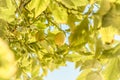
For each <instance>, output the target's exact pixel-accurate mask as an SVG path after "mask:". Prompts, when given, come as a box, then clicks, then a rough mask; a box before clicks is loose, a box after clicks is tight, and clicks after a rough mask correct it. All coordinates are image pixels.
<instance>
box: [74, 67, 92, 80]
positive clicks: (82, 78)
mask: <svg viewBox="0 0 120 80" xmlns="http://www.w3.org/2000/svg"><path fill="white" fill-rule="evenodd" d="M90 71H91V70H90V69H87V70H83V71H82V72H81V73H80V74H79V76H78V77H77V79H76V80H86V79H85V78H86V76H87V74H88V73H89V72H90Z"/></svg>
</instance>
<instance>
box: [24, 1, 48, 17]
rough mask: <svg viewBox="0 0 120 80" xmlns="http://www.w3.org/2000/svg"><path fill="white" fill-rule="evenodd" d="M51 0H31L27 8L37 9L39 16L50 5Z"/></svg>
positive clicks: (36, 13) (36, 14) (36, 12)
mask: <svg viewBox="0 0 120 80" xmlns="http://www.w3.org/2000/svg"><path fill="white" fill-rule="evenodd" d="M49 3H50V0H31V2H30V3H29V4H28V5H27V6H26V8H27V9H28V10H29V11H31V10H33V9H35V17H37V16H39V15H40V14H41V13H42V12H43V11H44V10H46V8H47V7H48V5H49Z"/></svg>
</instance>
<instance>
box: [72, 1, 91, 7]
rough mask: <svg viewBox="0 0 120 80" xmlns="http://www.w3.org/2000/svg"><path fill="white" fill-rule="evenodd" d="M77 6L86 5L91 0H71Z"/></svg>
mask: <svg viewBox="0 0 120 80" xmlns="http://www.w3.org/2000/svg"><path fill="white" fill-rule="evenodd" d="M71 1H72V2H73V4H74V5H75V6H86V5H87V4H88V3H89V2H88V0H71Z"/></svg>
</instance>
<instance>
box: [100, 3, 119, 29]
mask: <svg viewBox="0 0 120 80" xmlns="http://www.w3.org/2000/svg"><path fill="white" fill-rule="evenodd" d="M119 22H120V4H113V5H112V8H111V9H110V11H109V12H107V14H106V15H104V16H103V18H102V26H103V27H107V26H113V27H116V28H117V29H118V30H120V27H119V25H120V23H119Z"/></svg>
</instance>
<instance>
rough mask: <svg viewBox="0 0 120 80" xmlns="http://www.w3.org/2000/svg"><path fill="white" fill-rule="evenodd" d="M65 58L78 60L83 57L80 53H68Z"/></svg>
mask: <svg viewBox="0 0 120 80" xmlns="http://www.w3.org/2000/svg"><path fill="white" fill-rule="evenodd" d="M65 59H66V60H67V61H71V62H76V61H79V60H80V59H81V56H80V55H79V54H68V55H67V56H66V57H65Z"/></svg>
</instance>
